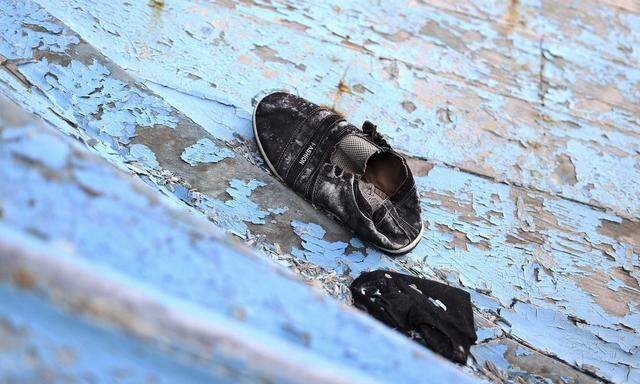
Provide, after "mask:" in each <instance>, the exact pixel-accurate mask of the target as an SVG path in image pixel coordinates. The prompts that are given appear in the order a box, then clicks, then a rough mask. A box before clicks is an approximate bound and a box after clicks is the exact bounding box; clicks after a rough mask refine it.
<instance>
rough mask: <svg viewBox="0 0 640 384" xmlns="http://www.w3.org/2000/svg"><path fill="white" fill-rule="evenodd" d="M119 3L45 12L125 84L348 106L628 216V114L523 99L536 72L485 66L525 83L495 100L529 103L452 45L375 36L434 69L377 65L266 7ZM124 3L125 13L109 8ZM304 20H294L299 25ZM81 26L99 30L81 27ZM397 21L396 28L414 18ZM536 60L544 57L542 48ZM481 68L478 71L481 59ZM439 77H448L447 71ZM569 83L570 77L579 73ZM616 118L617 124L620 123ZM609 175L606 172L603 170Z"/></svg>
mask: <svg viewBox="0 0 640 384" xmlns="http://www.w3.org/2000/svg"><path fill="white" fill-rule="evenodd" d="M127 4H128V5H116V3H113V2H108V3H104V2H86V1H84V0H83V1H81V2H76V3H69V4H67V5H65V4H62V3H61V4H55V6H53V3H50V5H48V6H49V9H50V11H51V12H53V13H54V14H58V15H59V16H60V17H61V18H62V19H64V21H65V22H66V23H67V24H69V25H70V26H72V27H73V28H74V29H77V31H78V32H79V33H80V35H82V36H83V37H84V38H86V39H87V40H88V41H89V42H90V43H91V44H93V45H94V46H96V47H97V48H98V49H99V50H100V51H101V52H102V53H104V54H105V55H107V56H108V57H110V58H111V59H112V60H114V61H115V62H116V63H117V64H119V65H120V66H122V67H124V68H125V69H126V70H127V71H129V72H131V73H134V74H135V76H137V77H138V78H142V79H146V80H149V81H151V82H153V83H158V84H162V85H165V86H168V87H170V88H172V89H174V90H178V91H180V92H184V93H188V94H191V95H194V96H197V97H199V98H204V99H209V100H216V101H220V102H222V103H224V104H230V105H234V106H236V107H238V109H240V110H243V111H244V112H243V113H245V114H246V113H247V112H246V111H248V110H250V106H249V103H250V100H251V98H252V97H253V95H255V94H256V93H257V92H258V91H260V90H262V89H264V88H279V87H281V86H282V85H290V86H293V87H296V89H297V90H299V91H300V92H301V93H302V94H304V95H305V96H306V97H308V98H310V99H312V100H315V101H317V102H324V103H326V104H334V105H335V106H336V107H337V108H339V109H340V110H342V111H347V112H349V115H350V117H351V118H352V119H353V120H354V121H362V120H364V119H366V118H368V119H371V120H374V121H376V122H377V123H378V124H379V126H380V127H381V130H382V131H383V133H385V134H387V135H388V136H389V137H390V140H391V142H392V143H393V145H394V146H396V147H397V148H400V149H401V150H403V151H405V152H406V153H409V154H411V155H414V156H418V157H421V158H426V159H433V160H436V161H440V162H443V163H445V164H448V165H452V166H457V167H460V168H461V169H464V170H467V171H469V172H471V173H477V174H481V175H486V176H489V177H492V178H494V179H496V180H498V181H505V182H510V183H514V184H517V185H523V186H526V187H530V188H534V189H538V190H541V191H545V192H549V193H555V194H559V195H561V196H564V197H566V198H568V199H572V200H576V201H580V202H582V203H585V204H591V205H594V206H599V207H604V208H607V209H611V210H613V211H614V212H616V213H617V214H619V215H621V216H623V217H626V218H631V219H635V218H637V217H638V216H639V215H640V194H639V193H638V191H639V190H640V185H639V183H640V181H639V180H640V166H639V165H638V151H639V148H640V134H639V133H638V131H637V129H636V128H635V126H636V125H637V121H636V117H635V116H636V115H635V114H627V115H626V117H625V116H622V117H620V116H617V115H615V113H614V115H615V116H614V115H612V116H613V120H611V121H609V122H598V121H591V120H589V119H591V117H589V116H584V117H576V116H574V115H572V114H571V113H573V112H572V111H565V110H563V109H562V108H555V107H554V108H555V109H550V108H549V107H545V106H542V105H536V104H535V103H534V104H532V103H531V100H530V99H531V97H533V95H534V94H536V92H537V90H536V89H537V88H536V87H537V86H538V83H539V81H538V79H533V80H531V79H532V78H535V77H536V76H535V75H536V74H538V72H535V71H534V72H531V71H530V70H518V68H516V67H507V69H497V71H498V70H499V71H500V73H502V75H501V76H498V77H496V79H499V78H507V76H509V75H510V73H511V72H513V73H515V74H516V77H517V76H520V74H523V75H522V76H525V77H524V78H523V79H524V80H523V81H521V82H519V83H518V82H515V83H513V84H512V85H513V87H512V89H511V90H510V91H508V92H507V93H510V92H511V91H513V92H516V91H517V92H520V91H519V89H521V88H522V86H523V85H527V86H528V84H534V86H533V88H531V89H532V91H531V92H529V91H526V89H527V88H526V87H525V88H522V89H525V91H526V92H529V93H530V94H531V97H523V98H513V97H511V96H509V95H506V96H505V95H500V94H497V93H495V92H494V89H493V88H494V87H498V86H500V84H503V83H505V82H498V81H497V80H491V82H489V83H483V82H482V80H483V79H484V77H486V76H485V75H487V74H489V73H491V71H492V69H491V68H490V66H489V67H486V68H485V69H482V66H481V65H480V62H477V63H476V62H475V61H473V62H472V61H470V60H469V58H467V57H465V56H464V52H465V50H462V51H463V53H458V52H456V51H452V50H451V49H450V48H448V47H447V46H446V45H442V44H440V43H437V42H435V41H433V40H426V39H419V38H412V39H411V41H412V42H414V43H415V44H419V45H420V44H422V45H420V46H422V47H426V46H428V47H429V48H430V49H432V50H433V53H434V54H433V55H422V54H421V53H420V52H421V51H420V50H408V51H407V50H405V49H404V48H403V47H404V46H403V45H402V44H400V43H396V42H393V41H390V42H389V41H387V40H388V39H386V38H384V36H382V37H380V36H381V35H379V34H378V35H377V36H378V37H377V40H379V41H380V42H384V43H385V44H386V47H388V48H389V47H390V48H389V49H388V50H393V51H394V52H396V51H397V52H398V54H401V53H402V52H405V51H406V52H409V53H408V54H411V55H413V56H414V57H422V58H423V60H429V61H428V63H429V65H431V66H432V67H434V68H435V72H434V70H432V69H431V68H426V69H423V68H421V67H419V66H418V67H414V66H409V65H407V64H405V63H403V62H402V61H399V60H395V59H393V55H392V54H391V53H390V54H389V55H390V56H391V59H380V58H377V57H375V56H372V54H371V53H370V52H368V50H367V49H365V48H362V47H361V48H362V49H359V48H358V46H355V47H354V45H353V44H350V43H345V44H346V45H348V46H349V47H345V46H344V45H345V44H343V43H340V44H336V41H339V42H341V41H342V38H341V37H339V36H338V37H336V36H334V37H332V38H331V41H327V42H325V41H318V40H317V38H315V37H310V36H309V35H308V34H307V33H306V32H305V31H304V29H305V28H304V24H302V25H303V27H300V26H298V27H296V25H298V24H296V23H301V21H296V20H297V19H291V20H289V19H287V20H289V22H288V23H287V22H285V21H283V22H282V23H280V24H274V23H272V22H269V21H265V20H268V17H270V16H269V15H271V14H272V13H273V12H275V11H273V10H271V11H270V10H268V9H267V10H266V11H264V12H262V13H260V17H257V16H256V17H254V16H248V15H242V14H241V13H240V12H239V11H238V10H237V9H228V8H224V7H216V6H214V5H212V4H210V3H207V4H192V3H185V2H179V1H178V2H176V3H173V4H171V5H170V6H169V5H167V6H166V7H164V8H163V9H156V8H153V7H148V6H147V5H145V4H140V3H136V4H130V3H127ZM223 4H227V3H223ZM237 7H240V6H239V5H238V6H237ZM125 8H126V9H127V12H125V13H123V14H120V13H121V9H125ZM250 9H253V10H254V12H258V11H256V10H255V9H259V10H262V8H250ZM373 10H375V8H374V9H373ZM269 12H271V13H269ZM264 13H268V14H267V16H264V15H263V14H264ZM374 14H375V13H374ZM305 17H306V16H298V18H300V19H301V20H302V19H304V18H305ZM339 17H340V15H337V16H336V18H337V20H340V19H339ZM345 17H346V18H347V19H346V20H344V22H343V23H332V24H329V26H330V27H331V28H334V27H335V28H337V27H336V26H342V25H344V24H347V25H348V24H349V23H347V21H348V18H349V17H350V16H349V14H347V15H346V16H345ZM353 17H356V16H353ZM380 17H382V16H380ZM431 17H435V13H434V15H432V16H431ZM88 19H92V20H99V22H96V23H86V22H85V20H88ZM325 19H326V15H325ZM164 20H166V22H165V21H164ZM169 20H170V22H168V21H169ZM283 20H285V19H283ZM411 20H412V19H408V21H407V23H406V24H407V25H409V24H411V25H413V24H416V23H417V22H409V21H411ZM414 21H415V20H414ZM469 22H470V23H471V22H472V21H471V20H469ZM473 23H476V24H477V23H480V21H478V20H475V21H473ZM282 24H284V25H282ZM356 24H357V23H356ZM419 24H421V23H419ZM364 25H365V26H366V25H368V24H366V22H365V24H364ZM483 25H484V27H482V26H483ZM463 27H464V25H463V26H462V27H459V28H463ZM476 27H478V28H480V27H482V28H484V29H482V28H481V30H485V29H486V30H487V32H486V35H488V36H490V37H492V39H500V37H499V36H500V34H499V33H497V32H496V33H490V32H488V31H490V30H491V28H493V26H492V25H491V24H490V23H485V24H478V25H476ZM296 28H297V29H296ZM323 28H324V27H323ZM362 28H365V27H362ZM474 28H475V27H474ZM474 28H471V29H474ZM313 32H314V33H316V32H317V31H316V30H314V31H313ZM332 33H338V34H340V33H343V34H348V32H339V31H338V32H332ZM329 36H330V35H326V36H325V37H327V38H329ZM364 36H368V35H364ZM479 38H480V40H479V41H480V43H479V44H480V46H479V47H478V50H479V51H480V52H481V53H483V54H486V55H490V52H492V49H491V47H494V48H495V51H496V52H497V53H500V52H501V53H500V54H499V57H502V59H501V58H496V60H498V62H500V63H503V62H504V63H507V64H509V65H515V64H514V62H517V61H518V60H516V59H513V58H510V57H509V55H508V54H509V52H511V48H512V47H513V46H514V43H513V42H510V43H507V42H505V43H504V44H503V45H500V44H497V43H495V44H494V43H493V42H492V40H491V39H490V40H488V41H487V42H486V44H485V45H484V47H483V44H484V43H482V42H483V41H484V40H483V39H484V37H483V35H481V36H480V37H479ZM501 41H503V40H501ZM436 43H437V44H436ZM551 43H552V42H549V44H551ZM531 44H533V43H532V42H531V41H529V40H526V39H524V38H523V39H522V45H523V47H522V48H519V47H518V49H519V50H514V51H513V52H516V53H518V54H519V55H520V53H519V52H520V51H521V50H522V49H524V50H525V52H524V53H522V54H521V56H519V57H521V58H522V60H524V61H523V65H524V67H530V68H529V69H531V68H536V71H537V69H538V68H539V66H540V59H541V57H540V55H539V53H540V52H539V46H538V45H536V46H535V47H531ZM356 45H357V44H356ZM515 45H516V46H519V45H520V44H515ZM534 45H535V44H534ZM527 47H529V48H527ZM392 48H393V49H392ZM527 49H528V50H530V51H531V50H534V51H535V50H537V52H536V53H535V55H534V56H532V55H533V53H531V54H528V53H526V51H527ZM550 49H551V48H550ZM585 49H586V48H585ZM447 52H448V53H447ZM549 52H551V53H550V54H548V55H546V56H545V57H546V59H545V60H547V61H553V60H554V59H553V57H552V56H553V54H552V53H553V49H551V51H549ZM393 54H395V53H393ZM448 54H451V55H454V56H455V57H454V59H450V58H448V56H447V55H448ZM550 55H551V56H550ZM212 58H213V59H212ZM514 60H515V61H514ZM408 61H410V60H408ZM485 61H486V62H487V63H489V64H487V65H490V64H491V62H492V60H491V57H489V56H487V57H486V58H485ZM547 64H549V63H547ZM501 65H502V64H501ZM545 65H546V64H545ZM557 65H560V64H558V63H556V64H553V63H550V64H549V66H548V67H546V68H547V70H549V71H550V74H549V76H552V75H553V74H554V73H555V74H558V76H564V75H563V74H562V73H560V72H561V71H560V72H558V71H556V70H557V69H558V68H557ZM572 65H573V64H572ZM585 65H586V64H585ZM589 65H591V64H589ZM594 65H595V64H594ZM612 65H613V64H612ZM554 68H555V69H554ZM589 68H591V67H589ZM593 68H595V69H598V68H600V67H593ZM449 69H451V71H454V72H455V73H458V74H455V73H454V75H455V76H453V75H452V76H449V75H447V73H450V70H449ZM595 69H594V70H595ZM627 72H629V73H630V74H633V73H636V72H635V70H629V71H627ZM576 76H577V77H581V76H579V73H578V75H576ZM629 76H631V75H629ZM634 76H635V75H634ZM605 78H606V76H605ZM470 79H471V80H470ZM474 79H475V80H474ZM476 80H480V81H476ZM534 80H535V81H534ZM560 80H562V79H560ZM530 81H532V83H530ZM562 81H564V80H562ZM618 83H619V84H623V83H624V84H628V85H629V84H630V85H629V87H630V89H634V85H633V83H630V82H628V81H627V82H624V81H623V82H618ZM340 84H342V86H339V85H340ZM483 84H484V85H483ZM487 84H489V87H488V86H487ZM505 84H506V83H505ZM612 84H613V83H612ZM516 88H517V89H516ZM505 90H506V88H505ZM505 92H506V91H505ZM582 92H583V90H576V93H582ZM633 92H634V91H633ZM556 94H557V95H560V94H561V92H560V93H556ZM536 97H537V96H536ZM533 98H535V97H533ZM576 100H577V99H576ZM558 105H559V104H558ZM596 112H597V113H596V115H597V117H598V118H600V117H605V118H607V119H608V117H607V116H609V114H608V112H607V113H604V114H603V113H601V112H602V110H601V109H598V110H597V111H596ZM627 118H628V119H630V120H629V121H627V122H624V121H626V120H625V119H627ZM623 120H624V121H623ZM609 169H615V170H616V171H615V172H609V171H606V172H605V171H604V170H609ZM630 191H631V192H630Z"/></svg>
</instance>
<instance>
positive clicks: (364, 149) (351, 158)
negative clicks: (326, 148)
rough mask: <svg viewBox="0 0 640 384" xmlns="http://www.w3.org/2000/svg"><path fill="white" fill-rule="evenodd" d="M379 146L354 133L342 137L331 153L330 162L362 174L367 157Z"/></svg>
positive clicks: (377, 149) (351, 171)
mask: <svg viewBox="0 0 640 384" xmlns="http://www.w3.org/2000/svg"><path fill="white" fill-rule="evenodd" d="M379 150H380V148H378V147H377V146H375V145H374V144H371V143H370V142H369V141H367V140H365V139H363V138H362V137H359V136H356V135H349V136H347V137H345V138H344V139H342V140H341V141H340V142H339V143H338V146H337V148H336V150H335V152H334V153H333V154H332V155H331V162H332V163H333V164H335V165H337V166H339V167H340V168H342V169H344V170H345V171H347V172H350V173H355V174H358V175H359V174H362V173H363V172H364V167H365V164H366V163H367V160H369V157H371V155H373V154H374V153H376V152H378V151H379Z"/></svg>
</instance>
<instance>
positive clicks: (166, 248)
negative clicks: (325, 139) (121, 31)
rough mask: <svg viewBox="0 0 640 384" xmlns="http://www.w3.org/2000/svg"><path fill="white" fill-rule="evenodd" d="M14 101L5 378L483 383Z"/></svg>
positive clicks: (0, 243) (6, 150) (0, 230)
mask: <svg viewBox="0 0 640 384" xmlns="http://www.w3.org/2000/svg"><path fill="white" fill-rule="evenodd" d="M31 10H34V9H33V8H32V9H31ZM128 96H131V95H130V94H129V95H128ZM6 105H7V104H6V100H4V97H0V107H2V108H1V109H0V180H2V183H0V336H2V337H0V382H15V381H16V380H17V381H19V382H22V381H23V379H24V378H30V376H33V381H35V382H41V381H42V380H44V381H45V382H50V381H55V382H57V381H59V380H61V381H86V380H90V379H91V378H92V377H95V380H99V381H105V382H112V381H121V380H124V379H125V378H124V377H121V376H125V377H126V376H127V374H128V375H130V376H129V377H128V378H127V379H128V380H131V381H135V382H137V381H147V380H150V379H149V376H150V375H151V376H154V375H155V376H159V377H157V381H158V382H163V383H165V382H168V383H174V382H183V383H211V382H233V383H237V382H296V383H307V382H313V383H327V382H330V383H351V382H358V383H371V382H376V383H377V382H390V381H394V382H402V383H415V382H416V381H426V382H433V383H440V382H463V383H474V382H477V380H476V379H474V378H473V377H471V376H469V375H465V374H463V373H461V372H460V369H459V368H458V367H457V366H455V365H454V364H452V363H450V362H448V361H445V360H443V359H441V358H439V357H437V356H435V355H434V354H433V353H431V352H429V351H427V350H425V349H424V348H422V347H421V346H419V345H417V344H415V343H413V342H411V341H410V340H409V339H407V338H405V337H404V336H401V335H399V334H398V333H396V332H394V331H392V330H391V329H389V328H387V327H385V326H384V325H382V324H380V323H378V322H376V321H375V320H373V319H371V318H370V317H369V316H366V315H365V314H363V313H362V312H360V311H356V310H353V309H348V308H346V307H345V306H343V305H341V303H339V302H337V301H336V300H333V299H331V298H329V297H327V296H326V295H323V294H322V293H321V292H320V291H318V290H315V289H312V288H311V287H309V286H307V285H305V284H304V283H303V282H302V281H300V280H299V279H297V278H295V277H294V276H293V275H292V274H290V273H288V272H287V271H286V270H284V269H283V268H279V267H278V266H276V265H273V263H270V262H267V260H265V259H264V258H260V257H258V255H256V254H255V253H254V252H250V251H249V250H248V249H246V248H245V247H242V246H240V244H238V243H237V242H233V241H230V240H229V239H228V238H226V237H224V236H223V234H222V233H221V232H220V231H219V230H216V229H215V228H214V227H213V225H211V223H210V222H207V221H206V220H205V219H204V217H203V216H202V215H198V216H194V215H193V214H192V213H193V212H189V211H188V210H187V209H185V208H186V207H185V205H184V204H183V203H182V202H181V201H180V200H179V198H178V197H176V196H175V195H173V194H168V196H162V195H161V194H160V193H158V187H159V186H158V185H156V184H153V187H152V188H150V187H149V186H148V185H145V184H144V183H143V182H142V181H141V180H140V179H139V178H135V177H133V176H132V175H131V174H130V173H125V172H122V170H119V169H117V168H116V167H114V166H113V165H111V164H109V163H107V162H106V161H105V160H104V159H102V158H99V157H98V156H96V154H95V153H94V154H91V153H89V152H88V150H87V148H83V147H82V146H81V145H79V143H78V142H75V141H72V140H69V138H66V137H64V136H63V135H62V134H61V133H60V132H57V131H56V130H55V129H53V128H52V127H50V126H49V127H46V126H43V125H42V122H41V121H37V120H36V121H34V120H31V121H28V122H25V124H21V125H13V124H11V125H9V123H8V122H7V121H6V120H5V119H4V118H3V115H5V113H7V112H11V110H7V109H6V108H5V106H6ZM108 113H109V112H106V114H108ZM159 129H162V128H159ZM120 165H121V166H123V164H122V163H121V164H120ZM221 213H222V212H221ZM105 328H106V329H105ZM167 371H170V372H167ZM425 374H428V376H429V377H425Z"/></svg>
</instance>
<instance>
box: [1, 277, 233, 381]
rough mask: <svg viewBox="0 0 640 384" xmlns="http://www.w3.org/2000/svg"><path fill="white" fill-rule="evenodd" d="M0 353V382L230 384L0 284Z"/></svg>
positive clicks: (200, 368)
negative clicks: (86, 381)
mask: <svg viewBox="0 0 640 384" xmlns="http://www.w3.org/2000/svg"><path fill="white" fill-rule="evenodd" d="M0 320H1V321H0V335H2V337H3V339H4V340H6V341H8V340H14V342H12V343H11V344H9V345H4V346H3V348H2V353H0V372H1V373H0V380H2V381H6V382H34V383H38V382H40V383H41V382H66V381H76V380H78V381H85V380H89V381H95V382H103V383H109V382H120V381H122V380H126V381H128V382H146V381H148V380H152V381H153V382H157V383H212V382H229V383H231V382H234V380H231V379H228V380H224V379H223V378H222V377H217V378H215V377H214V376H213V375H211V374H210V373H207V372H206V369H203V368H202V367H196V366H194V365H186V364H184V363H179V362H178V360H176V359H171V358H169V357H167V356H166V355H163V354H162V353H159V352H158V351H155V350H154V349H153V348H151V347H150V346H148V345H145V344H144V343H142V342H140V341H139V340H136V339H133V338H131V337H130V336H128V335H126V334H124V333H119V332H116V331H115V330H112V329H108V328H106V327H100V326H96V325H94V324H90V323H87V322H86V321H83V320H81V319H79V318H77V317H72V316H69V315H67V314H65V313H63V312H62V311H60V309H58V308H55V307H53V306H51V304H49V303H47V302H45V301H43V300H41V299H39V298H36V297H34V296H33V295H30V294H28V293H24V292H19V291H17V290H16V289H14V288H12V287H10V286H7V285H6V284H0Z"/></svg>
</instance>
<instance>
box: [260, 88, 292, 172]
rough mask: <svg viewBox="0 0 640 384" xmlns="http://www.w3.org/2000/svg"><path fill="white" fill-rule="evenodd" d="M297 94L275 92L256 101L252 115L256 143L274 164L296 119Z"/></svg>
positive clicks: (284, 146) (283, 148)
mask: <svg viewBox="0 0 640 384" xmlns="http://www.w3.org/2000/svg"><path fill="white" fill-rule="evenodd" d="M297 99H298V98H297V96H294V95H291V94H289V93H285V92H275V93H271V94H269V95H267V96H265V97H264V98H263V99H262V100H260V101H259V102H258V104H257V105H256V108H255V112H254V116H253V124H254V132H255V134H256V139H257V141H258V145H259V146H260V148H261V150H262V152H263V153H264V155H265V156H266V157H267V159H268V160H269V162H271V163H272V164H273V165H275V164H276V162H277V161H278V159H279V158H280V156H281V155H282V152H283V151H284V150H285V148H286V145H287V141H288V140H289V138H290V136H291V130H292V122H293V121H295V119H296V116H295V114H296V111H297V104H298V102H297Z"/></svg>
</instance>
